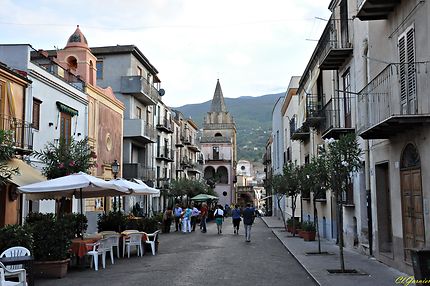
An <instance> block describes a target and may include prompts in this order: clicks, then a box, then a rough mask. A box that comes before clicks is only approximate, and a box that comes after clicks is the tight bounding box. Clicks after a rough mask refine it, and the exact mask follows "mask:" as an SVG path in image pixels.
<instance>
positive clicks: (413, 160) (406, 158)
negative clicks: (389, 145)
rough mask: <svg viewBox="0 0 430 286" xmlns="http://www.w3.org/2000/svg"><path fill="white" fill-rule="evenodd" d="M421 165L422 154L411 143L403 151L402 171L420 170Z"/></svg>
mask: <svg viewBox="0 0 430 286" xmlns="http://www.w3.org/2000/svg"><path fill="white" fill-rule="evenodd" d="M420 165H421V160H420V154H419V152H418V150H417V148H416V147H415V146H414V145H413V144H411V143H409V144H408V145H406V147H405V149H403V153H402V158H401V161H400V168H401V169H408V168H418V167H419V166H420Z"/></svg>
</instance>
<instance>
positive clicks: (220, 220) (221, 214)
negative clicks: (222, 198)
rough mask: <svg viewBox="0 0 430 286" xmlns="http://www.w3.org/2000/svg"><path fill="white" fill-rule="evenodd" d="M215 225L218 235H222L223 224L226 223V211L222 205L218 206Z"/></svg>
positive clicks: (215, 213)
mask: <svg viewBox="0 0 430 286" xmlns="http://www.w3.org/2000/svg"><path fill="white" fill-rule="evenodd" d="M214 217H215V223H216V227H217V230H218V234H221V233H222V223H223V221H224V210H223V207H222V206H221V205H218V206H217V209H216V210H215V212H214Z"/></svg>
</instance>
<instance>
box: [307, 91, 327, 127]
mask: <svg viewBox="0 0 430 286" xmlns="http://www.w3.org/2000/svg"><path fill="white" fill-rule="evenodd" d="M324 116H325V114H324V112H322V100H321V98H319V96H318V95H310V94H307V95H306V119H305V122H303V125H306V126H308V127H318V126H319V124H320V122H321V121H323V120H324Z"/></svg>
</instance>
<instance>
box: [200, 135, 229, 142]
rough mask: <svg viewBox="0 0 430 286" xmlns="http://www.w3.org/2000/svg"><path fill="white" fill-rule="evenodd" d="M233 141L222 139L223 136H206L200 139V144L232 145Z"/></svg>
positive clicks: (226, 138) (227, 138)
mask: <svg viewBox="0 0 430 286" xmlns="http://www.w3.org/2000/svg"><path fill="white" fill-rule="evenodd" d="M231 142H232V140H231V138H230V137H222V136H217V137H215V136H205V137H202V138H201V139H200V143H231Z"/></svg>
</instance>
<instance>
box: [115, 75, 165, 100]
mask: <svg viewBox="0 0 430 286" xmlns="http://www.w3.org/2000/svg"><path fill="white" fill-rule="evenodd" d="M120 91H121V93H124V94H132V95H134V96H135V97H136V99H137V100H139V101H140V102H141V103H142V104H144V105H146V106H147V105H156V104H157V102H158V99H159V96H160V94H159V92H158V90H157V89H156V88H155V87H154V86H153V85H152V84H150V83H149V82H148V81H147V80H146V79H145V78H144V77H142V76H122V77H121V90H120Z"/></svg>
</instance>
